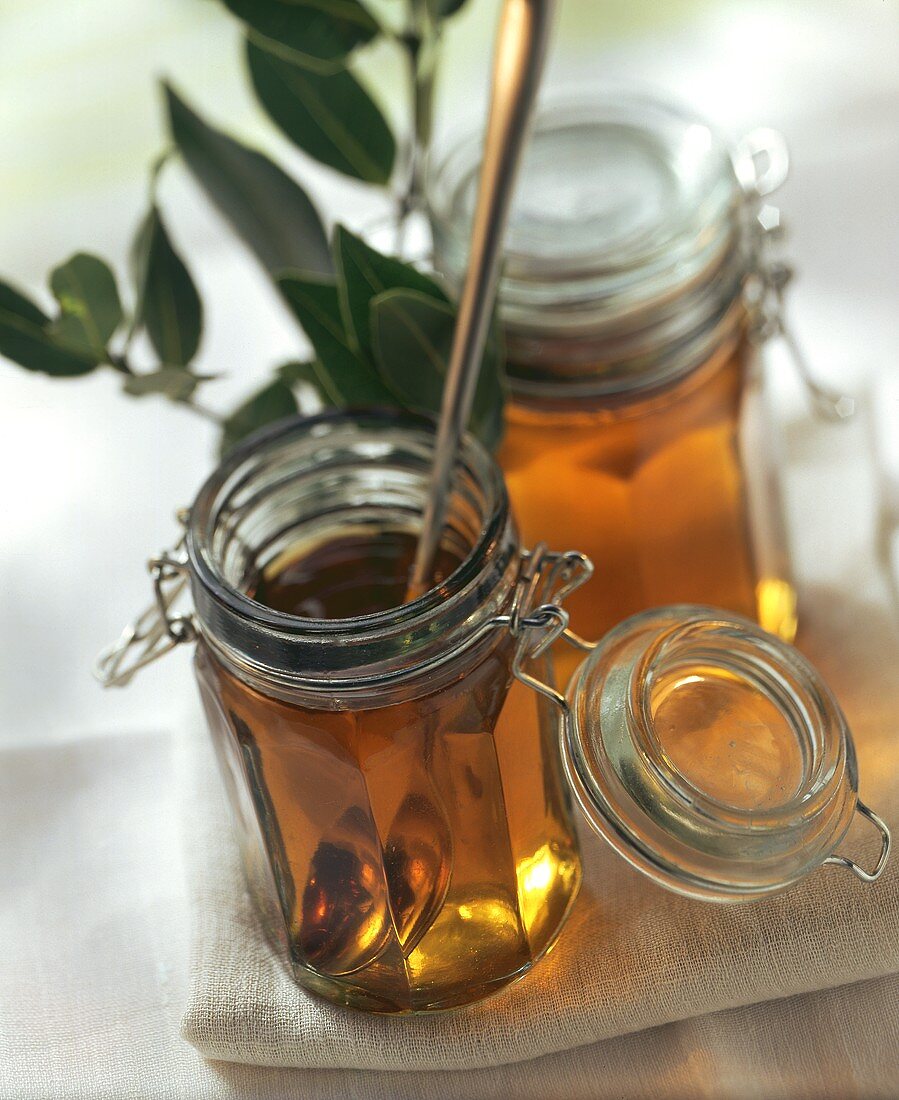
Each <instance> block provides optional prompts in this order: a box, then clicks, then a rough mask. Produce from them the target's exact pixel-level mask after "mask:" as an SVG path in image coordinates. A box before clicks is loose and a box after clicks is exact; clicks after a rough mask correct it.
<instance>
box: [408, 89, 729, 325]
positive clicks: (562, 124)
mask: <svg viewBox="0 0 899 1100" xmlns="http://www.w3.org/2000/svg"><path fill="white" fill-rule="evenodd" d="M481 148H482V144H481V138H480V135H472V136H471V137H470V138H469V139H468V140H466V141H464V142H462V143H461V144H460V145H459V146H457V147H456V148H455V149H454V150H453V151H452V152H451V153H450V155H449V156H448V157H447V158H446V160H445V161H444V162H443V164H442V165H441V166H439V167H438V169H437V171H436V173H435V174H434V177H433V179H432V180H431V193H430V205H431V216H432V223H433V225H434V236H435V254H436V260H437V266H438V267H439V268H441V269H442V270H444V271H445V272H446V273H447V274H448V275H449V276H450V277H451V278H458V277H461V274H462V273H463V272H464V270H465V263H466V253H467V247H468V239H469V234H470V226H471V220H472V215H473V210H474V203H475V197H476V190H477V182H478V175H479V170H480V154H481ZM742 197H743V191H742V189H741V187H740V184H739V181H738V179H737V175H736V171H735V168H734V163H733V160H732V157H731V151H730V147H729V146H728V144H727V143H726V142H725V141H724V140H722V139H721V138H720V137H719V136H718V135H717V134H716V133H715V132H714V131H713V130H712V128H711V127H710V126H708V125H707V124H706V123H705V122H703V121H702V120H701V119H697V118H696V117H694V116H692V115H690V114H688V113H685V112H682V111H681V110H680V109H679V108H677V107H675V106H673V105H671V104H668V103H664V102H659V101H656V100H655V99H652V98H649V97H646V96H642V95H639V94H634V93H631V92H627V91H624V90H614V91H610V92H609V93H607V94H605V95H599V94H597V95H595V96H593V97H592V98H591V100H590V101H589V102H581V103H571V104H559V105H556V106H554V107H550V108H549V109H547V110H545V111H544V112H543V113H542V114H541V115H540V116H539V117H538V119H537V120H536V122H535V126H534V131H533V135H532V137H531V140H530V143H529V145H528V148H527V151H526V153H525V156H524V162H523V165H522V171H521V174H520V181H519V185H518V187H517V188H516V195H515V199H514V201H513V207H512V211H511V214H510V220H509V228H508V233H507V244H506V261H505V268H504V275H503V280H502V284H501V288H500V300H501V302H502V305H503V309H504V312H505V315H506V318H507V321H508V322H509V323H513V324H515V325H516V326H517V325H519V324H521V325H523V326H524V327H527V326H528V324H529V323H531V324H533V323H534V322H533V321H531V322H529V320H528V310H530V309H540V308H543V309H544V310H545V309H548V308H550V307H552V308H553V310H554V311H555V313H556V320H557V321H560V322H561V321H562V317H560V316H559V313H560V312H561V314H562V315H563V316H566V315H567V318H568V321H569V323H571V322H574V321H577V322H578V323H583V322H584V320H585V317H586V314H587V313H589V314H590V316H591V317H592V319H593V321H594V322H595V323H600V322H603V323H607V322H608V321H610V320H612V319H613V317H614V318H616V319H618V318H620V317H621V315H622V314H624V313H627V312H632V311H634V310H637V309H640V310H642V309H644V308H646V307H647V305H649V304H651V303H656V302H658V301H660V300H665V299H667V298H669V297H671V295H672V294H677V293H680V292H681V290H682V288H683V287H685V286H690V285H691V284H693V283H695V282H696V281H697V280H703V281H704V280H705V279H706V278H707V277H709V276H711V274H712V273H714V272H717V271H719V269H721V267H722V265H723V264H724V261H725V259H726V258H727V257H728V256H729V255H731V254H732V253H733V252H734V249H735V248H736V247H737V246H738V245H739V241H740V226H739V224H738V218H737V212H738V209H739V206H740V202H741V200H742ZM741 274H742V273H741ZM728 276H729V277H730V276H731V273H730V272H728ZM728 293H730V295H731V297H732V296H733V290H732V288H729V289H728ZM598 308H601V310H602V313H603V314H605V315H606V316H597V315H596V314H597V309H598ZM541 323H545V319H544V321H542V322H541Z"/></svg>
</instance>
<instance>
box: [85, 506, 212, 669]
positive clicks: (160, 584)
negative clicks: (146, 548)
mask: <svg viewBox="0 0 899 1100" xmlns="http://www.w3.org/2000/svg"><path fill="white" fill-rule="evenodd" d="M178 521H179V522H180V523H181V525H182V527H184V526H186V522H187V513H186V511H183V510H182V511H180V512H179V513H178ZM185 540H186V534H182V536H181V538H180V539H179V540H178V542H177V543H176V544H175V546H174V547H173V548H172V549H171V550H164V551H163V552H162V553H160V554H158V555H157V556H156V557H153V558H150V560H149V562H148V563H147V570H148V572H149V573H150V576H151V578H152V580H153V603H152V604H150V606H149V607H148V608H147V609H146V610H145V611H144V612H142V613H141V614H140V615H139V616H138V617H137V618H136V619H135V620H134V621H133V622H132V623H130V624H129V625H128V626H126V627H125V629H124V630H123V631H122V634H121V636H120V637H119V638H118V640H117V641H116V642H114V643H113V644H112V645H111V646H110V647H109V648H108V649H105V650H103V652H102V653H100V655H99V656H98V657H97V660H96V662H95V664H94V668H93V673H94V676H95V677H96V679H97V680H99V681H100V683H101V684H102V685H103V687H125V686H126V685H127V684H129V683H130V682H131V679H132V677H133V676H134V674H135V673H136V672H139V671H140V670H141V669H142V668H146V666H147V665H149V664H152V663H153V662H154V661H157V660H159V658H160V657H164V656H165V655H166V654H167V653H169V652H171V650H173V649H174V648H175V646H178V645H181V644H182V643H184V642H192V641H194V640H195V639H196V637H197V625H196V621H195V619H194V617H193V614H192V613H190V612H188V613H185V614H174V613H173V612H172V607H173V606H174V604H175V602H176V601H177V600H178V599H179V597H180V596H181V594H182V593H183V592H184V591H185V589H186V588H187V576H188V566H187V554H186V552H185Z"/></svg>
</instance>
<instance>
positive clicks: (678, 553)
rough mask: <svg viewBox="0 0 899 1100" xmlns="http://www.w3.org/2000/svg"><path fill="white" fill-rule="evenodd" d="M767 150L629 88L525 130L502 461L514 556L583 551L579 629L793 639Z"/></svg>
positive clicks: (443, 239)
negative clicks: (538, 550) (702, 609)
mask: <svg viewBox="0 0 899 1100" xmlns="http://www.w3.org/2000/svg"><path fill="white" fill-rule="evenodd" d="M770 141H771V142H772V143H773V144H772V148H771V149H770V150H769V151H768V153H767V154H766V155H767V158H768V163H767V164H762V160H763V159H764V158H763V157H759V156H758V155H755V156H753V155H750V153H749V152H748V151H744V152H742V153H741V152H739V151H738V150H734V149H731V148H730V147H729V146H728V145H727V144H726V143H725V142H724V141H722V140H721V139H720V138H719V137H718V136H717V135H716V134H715V133H714V131H713V130H712V129H711V128H710V127H709V126H707V125H706V124H705V123H703V122H701V121H700V120H698V119H696V118H694V117H691V116H690V115H688V114H684V113H682V112H681V111H679V110H677V109H675V108H673V107H671V106H670V105H667V104H664V103H660V102H656V101H654V100H651V99H646V98H643V97H639V96H633V95H627V94H624V93H616V94H613V95H610V96H608V97H607V98H605V99H604V100H601V101H597V102H592V103H589V104H588V103H584V104H575V105H568V106H565V107H562V108H557V109H555V110H551V111H549V112H547V113H546V114H545V115H544V116H543V117H542V119H540V120H538V123H537V125H536V128H535V133H534V137H533V139H532V144H531V147H530V150H529V152H528V154H527V157H526V161H525V164H524V166H523V170H522V175H521V184H520V188H519V194H518V196H517V199H516V203H515V206H514V209H513V214H512V220H511V225H510V232H509V248H508V255H507V262H506V268H505V274H504V278H503V281H502V283H501V289H500V309H501V313H502V316H503V320H504V325H505V332H506V341H507V370H508V375H509V383H510V389H511V394H510V402H509V406H508V412H507V430H506V436H505V441H504V444H503V447H502V450H501V452H500V463H501V465H502V467H503V469H504V471H505V474H506V478H507V481H508V485H509V492H510V495H511V498H512V501H513V504H514V507H515V511H516V515H517V517H518V520H519V523H520V524H521V528H522V534H523V538H524V540H525V542H528V541H531V542H534V541H536V540H538V539H547V540H549V541H550V542H551V543H552V544H553V545H561V546H567V545H572V546H577V547H579V548H580V549H582V550H583V551H584V552H585V553H586V554H587V555H588V556H589V557H590V558H591V559H592V560H593V562H594V564H595V566H596V575H595V577H594V578H593V580H592V582H590V583H589V584H588V585H586V586H585V587H584V588H583V589H582V590H581V591H579V592H577V593H575V594H574V596H573V597H572V598H571V600H570V601H569V603H568V605H567V606H568V607H569V609H570V612H571V616H572V624H573V626H574V628H575V629H576V630H577V631H578V632H579V633H581V634H583V635H585V636H589V637H598V636H600V635H601V634H603V633H604V632H605V631H607V630H608V629H610V628H611V627H612V626H614V625H615V623H617V622H619V621H620V620H622V619H624V618H626V617H627V616H628V615H631V614H633V613H635V612H638V611H641V610H644V609H645V608H648V607H652V606H654V605H657V604H663V603H706V604H714V605H716V606H720V607H725V608H728V609H729V610H732V611H735V612H738V613H739V614H742V615H745V616H747V617H750V618H754V619H756V620H757V621H758V622H759V623H760V624H761V625H762V626H763V627H765V629H767V630H769V631H771V632H773V633H775V634H777V635H779V636H780V637H782V638H785V639H788V640H789V639H791V638H792V637H793V635H794V634H795V630H796V607H795V594H794V590H793V587H792V584H791V582H790V576H789V569H788V562H787V553H786V541H785V536H784V530H783V520H782V509H781V504H780V499H779V489H778V483H777V477H776V453H775V451H776V449H775V447H774V445H773V440H772V438H771V435H770V420H769V417H768V413H767V410H766V408H765V400H766V398H765V389H764V385H763V382H764V379H763V375H762V368H761V363H760V361H759V356H758V355H757V354H756V336H757V334H758V332H759V331H760V329H761V320H762V312H763V310H764V309H765V308H766V304H767V299H768V294H767V287H766V285H765V277H764V262H765V261H764V257H763V255H762V251H763V248H764V236H765V234H764V232H763V230H762V227H761V224H760V222H759V221H758V217H757V215H758V210H759V201H758V200H759V198H760V195H761V194H762V193H763V192H765V191H767V190H769V189H770V188H771V187H772V186H774V185H776V183H777V182H778V181H779V176H780V175H781V174H782V171H783V170H784V168H783V164H784V160H783V156H782V149H781V147H780V146H779V145H777V144H776V139H775V137H773V136H772V137H771V138H770ZM755 152H756V154H757V153H758V150H755ZM478 157H479V144H478V141H476V140H469V141H466V142H463V143H462V144H460V145H459V146H458V147H457V148H456V149H455V150H454V151H453V152H452V153H451V154H450V156H449V157H448V158H447V159H446V161H445V162H444V163H443V165H442V166H441V167H440V169H439V170H438V171H437V172H436V174H435V177H434V180H433V183H432V189H431V217H432V225H433V231H434V243H435V262H436V266H437V268H438V269H440V270H442V271H443V272H444V273H445V274H447V276H448V277H449V278H450V279H451V280H453V281H457V280H458V279H459V278H460V277H461V273H462V271H463V270H464V264H465V256H466V250H467V236H468V230H469V224H470V214H471V209H472V204H473V200H474V193H475V187H476V181H477V173H478V168H479V164H478ZM763 173H764V177H765V178H763ZM571 660H572V659H570V658H569V659H568V661H569V662H570V661H571ZM565 671H569V670H568V669H563V672H565Z"/></svg>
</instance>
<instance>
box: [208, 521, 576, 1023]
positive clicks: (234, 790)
mask: <svg viewBox="0 0 899 1100" xmlns="http://www.w3.org/2000/svg"><path fill="white" fill-rule="evenodd" d="M414 548H415V542H414V538H413V536H411V535H409V534H407V533H404V532H399V531H392V532H382V533H381V534H380V535H378V536H377V537H373V536H372V535H371V534H368V535H362V534H360V535H349V536H347V537H343V538H340V539H335V540H333V541H330V542H328V543H326V544H324V545H322V546H319V547H318V548H317V549H314V550H312V551H311V552H309V551H307V552H304V553H302V554H298V555H294V556H293V557H291V556H290V555H287V556H286V557H285V558H283V559H282V560H280V561H279V562H275V563H273V564H272V566H271V567H269V569H267V570H266V573H265V575H264V576H263V577H261V578H259V581H258V583H257V584H256V585H255V588H254V591H253V593H252V594H253V595H254V597H255V598H256V599H257V600H259V601H260V602H264V603H266V604H267V605H269V606H271V607H274V608H276V609H278V610H281V611H286V612H288V613H294V614H301V615H310V614H314V615H315V616H316V617H319V618H333V619H337V618H346V617H348V616H352V615H359V614H364V613H366V612H373V611H379V610H384V609H387V608H390V607H394V606H397V605H398V604H399V603H401V602H402V600H403V598H404V593H405V590H406V584H407V579H408V573H409V568H410V566H411V564H412V559H413V554H414ZM456 564H457V559H455V558H454V557H453V556H452V555H450V554H448V553H446V552H444V554H443V555H442V557H441V560H440V561H439V562H438V570H439V571H441V572H442V573H443V574H444V575H446V574H448V573H449V572H451V571H452V569H453V568H454V567H455V565H456ZM510 662H511V639H510V638H509V636H508V634H499V635H498V637H497V639H496V642H495V643H492V648H490V649H488V651H487V652H486V653H484V654H483V655H481V656H480V658H479V659H478V660H477V661H476V663H475V664H474V667H471V662H470V661H469V662H468V667H465V666H464V665H463V667H462V668H461V670H460V672H459V675H458V676H456V677H455V678H454V679H452V681H451V682H450V683H448V684H444V685H443V686H441V687H440V688H439V689H438V690H435V691H432V692H431V693H429V694H425V695H423V696H419V697H416V698H409V699H408V700H406V701H400V702H396V703H390V704H389V705H386V706H372V707H365V708H364V709H362V708H360V709H357V710H347V709H327V706H328V703H327V701H325V702H323V704H322V706H321V707H313V706H305V705H302V706H301V705H297V704H296V703H293V702H283V701H281V700H279V699H275V698H272V697H270V696H268V695H267V694H264V693H262V692H260V691H258V690H255V689H253V688H251V687H249V686H248V685H247V684H245V683H244V682H242V681H241V680H240V679H238V678H237V677H236V676H235V675H233V674H231V673H230V672H228V671H226V670H225V669H224V668H223V667H222V665H221V664H220V663H219V662H218V660H217V659H216V658H215V657H213V655H212V653H211V651H210V650H208V649H207V648H205V647H201V648H200V650H199V651H198V673H199V678H200V683H201V688H202V690H203V694H204V701H205V702H206V705H207V710H208V713H209V717H210V724H211V725H212V727H213V729H214V732H215V734H216V735H217V739H218V743H219V747H220V750H221V751H222V754H223V758H224V763H225V765H226V778H227V776H228V775H230V776H231V777H233V778H232V781H231V783H230V786H231V794H232V800H233V802H234V803H235V808H236V810H237V816H238V820H242V821H243V826H242V832H243V841H244V847H245V861H246V863H247V865H248V867H249V868H250V877H251V881H252V880H253V879H255V880H256V881H255V884H254V885H255V887H256V889H257V890H261V891H263V892H264V891H265V889H266V881H267V879H268V878H270V877H271V876H268V875H267V870H266V868H267V866H268V864H270V865H271V867H272V870H273V878H274V884H273V885H274V890H273V893H275V894H276V897H277V902H276V905H275V906H273V907H272V908H273V909H274V910H276V911H277V912H279V913H280V917H281V919H282V922H283V925H284V927H285V928H286V939H287V944H288V947H289V950H290V953H291V957H292V961H293V964H294V969H295V973H296V975H297V978H298V980H300V981H301V982H302V983H303V984H305V985H306V986H308V987H309V988H311V989H314V990H316V991H317V992H319V993H322V994H324V995H325V996H327V997H329V998H330V999H332V1000H336V1001H339V1002H341V1003H344V1004H349V1005H353V1006H356V1007H361V1008H367V1009H372V1010H375V1011H385V1012H403V1011H410V1010H425V1009H434V1008H445V1007H448V1006H451V1005H456V1004H462V1003H466V1002H468V1001H472V1000H475V999H477V998H479V997H482V996H484V995H486V994H487V993H489V992H491V991H493V990H494V989H497V988H499V987H500V986H502V985H504V984H506V983H507V982H508V981H510V980H512V979H513V978H515V977H517V976H518V975H520V974H522V973H524V972H525V971H526V970H527V969H528V968H529V967H530V966H531V965H532V963H533V962H534V961H535V960H536V959H537V958H538V957H539V956H540V955H541V954H542V953H543V952H544V951H545V950H546V949H547V947H548V946H549V945H550V943H551V942H552V940H553V939H554V937H555V934H556V932H557V931H558V929H559V927H560V925H561V923H562V921H563V919H564V917H565V914H566V912H567V910H568V907H569V905H570V904H571V902H572V900H573V898H574V895H575V893H576V891H577V886H578V883H579V877H580V866H579V859H578V854H577V847H576V841H575V838H574V834H573V830H572V825H571V821H570V817H569V806H568V799H567V793H566V791H565V788H564V785H563V782H562V778H561V771H560V763H559V758H558V750H557V743H556V734H555V726H554V723H553V722H552V720H551V715H550V714H548V713H547V712H545V711H544V710H543V708H542V707H541V706H540V705H539V702H538V696H536V695H535V694H534V693H533V692H530V691H529V690H528V689H526V688H524V687H523V686H522V685H520V684H519V683H518V682H517V681H515V682H514V683H513V682H512V680H511V676H510ZM245 791H249V792H250V797H249V798H247V797H246V796H245V794H244V793H242V792H245ZM277 912H276V917H277Z"/></svg>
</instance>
